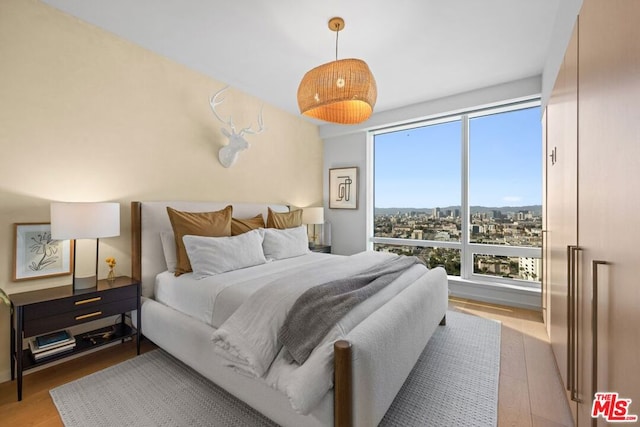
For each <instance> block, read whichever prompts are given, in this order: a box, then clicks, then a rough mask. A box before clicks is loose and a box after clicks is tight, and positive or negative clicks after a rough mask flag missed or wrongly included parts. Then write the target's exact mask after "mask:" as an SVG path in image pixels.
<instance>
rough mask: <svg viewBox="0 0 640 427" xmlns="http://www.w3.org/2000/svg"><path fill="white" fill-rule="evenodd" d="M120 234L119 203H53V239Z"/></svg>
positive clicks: (93, 237) (96, 237) (94, 237)
mask: <svg viewBox="0 0 640 427" xmlns="http://www.w3.org/2000/svg"><path fill="white" fill-rule="evenodd" d="M119 235H120V204H119V203H63V202H55V203H51V238H52V239H55V240H67V239H99V238H102V237H115V236H119Z"/></svg>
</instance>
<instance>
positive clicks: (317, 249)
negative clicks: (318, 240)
mask: <svg viewBox="0 0 640 427" xmlns="http://www.w3.org/2000/svg"><path fill="white" fill-rule="evenodd" d="M309 249H311V252H321V253H325V254H330V253H331V246H327V245H315V246H314V247H313V248H309Z"/></svg>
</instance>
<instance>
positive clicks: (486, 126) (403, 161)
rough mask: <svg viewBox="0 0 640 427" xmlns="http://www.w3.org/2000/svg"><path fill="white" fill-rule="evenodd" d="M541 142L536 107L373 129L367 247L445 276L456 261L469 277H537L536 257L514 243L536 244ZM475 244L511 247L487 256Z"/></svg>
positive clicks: (486, 251) (538, 238)
mask: <svg viewBox="0 0 640 427" xmlns="http://www.w3.org/2000/svg"><path fill="white" fill-rule="evenodd" d="M463 129H468V130H467V133H466V134H465V132H464V131H463ZM541 140H542V127H541V123H540V108H539V107H529V108H523V109H515V110H506V111H505V110H501V111H498V110H495V111H493V112H487V113H485V115H478V116H476V117H471V116H469V117H468V118H467V117H465V116H461V117H457V118H452V119H451V120H450V121H443V122H442V121H441V122H437V121H436V122H430V123H427V124H426V125H424V126H421V127H415V128H410V129H402V130H397V131H393V132H388V133H381V134H376V135H375V136H374V230H373V236H374V239H379V240H374V242H375V244H374V248H375V249H376V250H379V251H387V252H394V253H398V254H404V255H414V256H417V257H419V258H420V259H422V260H423V261H424V262H425V264H427V266H429V267H435V266H439V265H442V266H444V267H445V269H446V270H447V273H448V274H449V275H453V276H459V275H460V274H461V271H462V270H461V263H462V262H465V265H472V267H471V270H472V272H473V274H477V275H484V276H493V277H500V278H504V279H512V280H513V279H515V280H522V281H527V282H534V283H538V284H539V281H540V274H541V270H540V269H541V262H540V258H538V257H535V256H534V255H533V254H532V253H531V252H526V255H524V252H523V249H522V248H540V247H541V246H542V144H541ZM463 167H467V168H468V171H467V173H465V174H463V173H462V172H463ZM463 179H464V180H465V184H466V185H464V186H463V185H462V182H463ZM464 191H466V192H467V194H466V195H465V196H466V197H464V198H463V192H464ZM463 200H464V203H463ZM465 209H468V219H467V222H468V224H467V226H466V227H463V218H464V217H465V215H464V210H465ZM389 238H390V239H394V241H389V240H385V239H389ZM400 240H404V241H406V243H404V242H403V243H399V241H400ZM424 241H431V242H434V243H433V244H431V245H429V246H425V245H424V243H422V242H424ZM435 242H450V243H447V245H450V244H451V243H454V244H456V245H460V248H456V247H451V246H448V247H439V246H442V245H443V244H442V243H435ZM470 244H474V245H476V246H474V249H473V252H472V253H471V254H470V255H465V256H463V255H462V252H461V250H462V249H463V248H466V247H467V245H470ZM479 245H486V247H487V248H490V247H494V248H495V247H496V246H502V247H513V249H509V250H507V251H506V252H505V251H504V250H503V251H502V254H503V255H495V254H494V255H491V252H492V251H493V250H492V249H482V248H481V247H480V246H479ZM518 248H520V249H518ZM465 257H466V258H465ZM466 263H469V264H466Z"/></svg>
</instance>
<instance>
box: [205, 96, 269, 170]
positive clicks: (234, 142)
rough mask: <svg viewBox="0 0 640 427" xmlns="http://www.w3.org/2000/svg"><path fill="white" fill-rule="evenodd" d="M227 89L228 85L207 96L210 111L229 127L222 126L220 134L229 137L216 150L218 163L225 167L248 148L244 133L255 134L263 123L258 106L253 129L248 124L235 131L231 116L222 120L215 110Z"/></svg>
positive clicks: (262, 129)
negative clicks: (224, 143)
mask: <svg viewBox="0 0 640 427" xmlns="http://www.w3.org/2000/svg"><path fill="white" fill-rule="evenodd" d="M227 89H229V86H226V87H224V88H222V89H220V90H219V91H218V92H216V93H215V94H213V95H212V96H211V98H209V105H210V106H211V111H213V114H214V115H215V116H216V118H217V119H218V120H220V121H221V122H222V123H223V124H225V125H227V126H228V127H229V129H228V130H227V128H222V134H223V135H224V136H226V137H227V138H228V139H229V142H228V143H227V145H225V146H224V147H222V148H221V149H220V150H219V151H218V160H220V163H221V164H222V166H224V167H225V168H228V167H231V166H233V164H234V163H235V162H236V160H237V159H238V153H239V152H240V151H243V150H246V149H248V148H249V143H248V142H247V140H246V139H244V135H247V134H249V135H257V134H259V133H262V132H263V131H264V123H263V121H262V108H260V114H259V115H258V129H256V130H253V129H252V126H250V127H246V128H242V129H240V131H237V130H236V127H235V125H234V124H233V117H231V116H229V119H228V120H224V119H223V118H222V117H220V115H219V114H218V113H217V112H216V107H217V106H218V105H220V104H222V103H223V102H224V98H223V97H221V95H222V94H223V93H224V91H226V90H227Z"/></svg>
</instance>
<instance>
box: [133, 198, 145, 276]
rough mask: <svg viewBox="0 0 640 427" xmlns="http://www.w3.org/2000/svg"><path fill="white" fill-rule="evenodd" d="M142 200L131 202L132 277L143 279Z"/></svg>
mask: <svg viewBox="0 0 640 427" xmlns="http://www.w3.org/2000/svg"><path fill="white" fill-rule="evenodd" d="M141 207H142V204H141V203H140V202H131V277H132V278H133V279H134V280H142V263H141V260H142V258H141V256H142V228H141V222H140V221H141V217H140V215H141V212H140V211H141Z"/></svg>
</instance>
